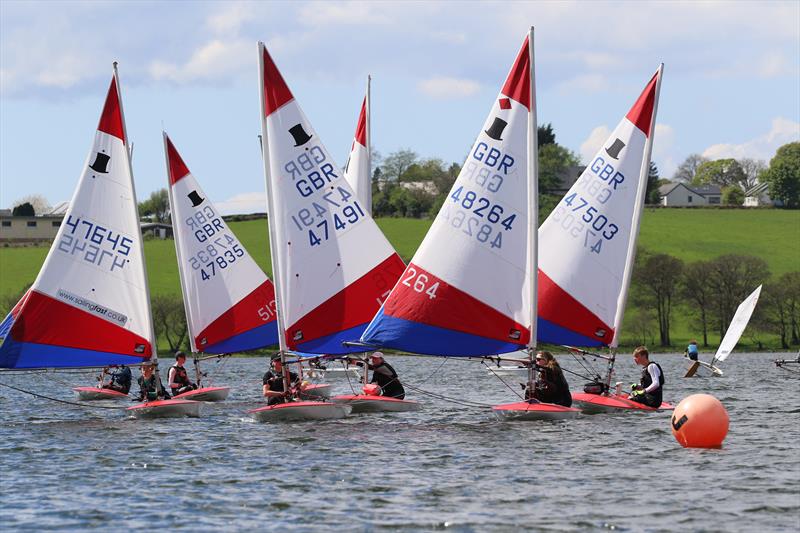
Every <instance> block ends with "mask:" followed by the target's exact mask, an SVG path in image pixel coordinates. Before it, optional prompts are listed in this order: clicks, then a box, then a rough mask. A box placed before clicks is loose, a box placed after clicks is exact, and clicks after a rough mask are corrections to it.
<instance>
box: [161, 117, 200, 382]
mask: <svg viewBox="0 0 800 533" xmlns="http://www.w3.org/2000/svg"><path fill="white" fill-rule="evenodd" d="M161 134H162V136H163V138H164V162H165V163H166V165H167V197H168V198H169V212H170V214H173V213H176V212H177V211H176V210H175V197H174V196H173V194H172V176H170V168H169V151H168V148H167V132H166V131H162V132H161ZM170 218H171V216H170ZM179 233H180V232H179V231H175V221H174V220H173V221H172V240H173V241H174V242H175V256H176V257H177V258H178V275H179V277H180V281H181V296H182V297H183V312H184V314H185V315H186V329H187V330H188V332H189V346H190V348H191V350H192V354H196V353H197V346H196V345H195V342H194V334H193V333H192V326H191V324H192V317H191V316H189V300H188V297H187V295H186V294H187V290H186V283H187V281H188V280H187V279H186V275H185V274H184V273H183V265H184V262H183V256H182V255H181V247H180V243H179V242H178V241H179V239H180V237H178V234H179ZM195 372H198V373H199V370H198V369H197V360H196V359H195Z"/></svg>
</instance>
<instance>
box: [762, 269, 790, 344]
mask: <svg viewBox="0 0 800 533" xmlns="http://www.w3.org/2000/svg"><path fill="white" fill-rule="evenodd" d="M789 307H790V304H789V298H788V297H787V294H786V292H785V291H784V290H783V287H782V286H781V284H780V283H779V282H772V283H767V284H765V285H764V289H763V290H762V291H761V297H760V298H759V299H758V309H759V310H760V311H761V313H760V316H759V317H754V320H753V321H752V322H754V324H753V325H755V326H757V327H758V328H759V329H767V330H770V331H776V330H777V332H778V335H779V336H780V339H781V348H783V349H784V350H788V349H789V336H790V332H791V318H790V310H789ZM756 319H757V320H756Z"/></svg>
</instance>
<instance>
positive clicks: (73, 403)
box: [0, 383, 121, 410]
mask: <svg viewBox="0 0 800 533" xmlns="http://www.w3.org/2000/svg"><path fill="white" fill-rule="evenodd" d="M0 387H7V388H9V389H13V390H15V391H18V392H22V393H25V394H30V395H31V396H33V397H35V398H42V399H44V400H50V401H52V402H58V403H65V404H67V405H75V406H77V407H82V408H84V409H117V410H119V409H121V407H110V406H107V405H86V404H84V403H78V402H70V401H67V400H61V399H59V398H52V397H50V396H45V395H44V394H39V393H36V392H32V391H29V390H25V389H20V388H19V387H15V386H13V385H8V384H6V383H0Z"/></svg>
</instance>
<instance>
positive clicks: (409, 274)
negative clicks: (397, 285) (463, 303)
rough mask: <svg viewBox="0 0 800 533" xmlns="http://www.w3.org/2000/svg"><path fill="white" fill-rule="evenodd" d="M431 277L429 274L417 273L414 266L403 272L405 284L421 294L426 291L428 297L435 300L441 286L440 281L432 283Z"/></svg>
mask: <svg viewBox="0 0 800 533" xmlns="http://www.w3.org/2000/svg"><path fill="white" fill-rule="evenodd" d="M430 281H431V280H430V279H429V278H428V275H427V274H422V273H419V274H418V273H417V269H416V268H414V267H413V266H410V267H408V270H406V273H405V274H403V281H402V283H403V285H405V286H406V287H411V288H412V289H414V291H415V292H418V293H420V294H422V293H425V294H427V295H428V298H429V299H431V300H433V299H434V298H436V290H437V289H438V288H439V282H438V281H437V282H435V283H433V284H430Z"/></svg>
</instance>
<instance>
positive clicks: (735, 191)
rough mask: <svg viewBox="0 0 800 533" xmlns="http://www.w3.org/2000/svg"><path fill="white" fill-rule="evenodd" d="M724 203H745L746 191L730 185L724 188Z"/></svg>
mask: <svg viewBox="0 0 800 533" xmlns="http://www.w3.org/2000/svg"><path fill="white" fill-rule="evenodd" d="M722 205H737V206H740V207H741V206H742V205H744V191H743V190H742V189H740V188H739V187H734V186H732V185H731V186H728V187H723V188H722Z"/></svg>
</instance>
